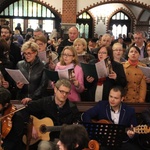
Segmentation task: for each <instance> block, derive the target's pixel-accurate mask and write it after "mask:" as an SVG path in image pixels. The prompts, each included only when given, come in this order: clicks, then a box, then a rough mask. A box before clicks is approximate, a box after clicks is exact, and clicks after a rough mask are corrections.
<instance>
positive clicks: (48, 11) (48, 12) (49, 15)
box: [46, 9, 51, 17]
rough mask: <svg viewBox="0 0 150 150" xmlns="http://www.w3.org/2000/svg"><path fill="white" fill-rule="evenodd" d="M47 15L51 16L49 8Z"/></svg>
mask: <svg viewBox="0 0 150 150" xmlns="http://www.w3.org/2000/svg"><path fill="white" fill-rule="evenodd" d="M46 16H47V17H51V12H50V10H49V9H47V15H46Z"/></svg>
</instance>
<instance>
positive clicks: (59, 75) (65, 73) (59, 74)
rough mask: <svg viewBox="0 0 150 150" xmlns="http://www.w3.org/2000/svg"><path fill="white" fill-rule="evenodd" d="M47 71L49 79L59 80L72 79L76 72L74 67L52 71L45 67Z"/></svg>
mask: <svg viewBox="0 0 150 150" xmlns="http://www.w3.org/2000/svg"><path fill="white" fill-rule="evenodd" d="M45 73H46V75H47V77H48V79H49V80H51V81H54V82H57V81H58V80H59V79H71V78H72V77H73V76H75V74H74V68H70V69H65V70H59V71H51V70H48V69H45Z"/></svg>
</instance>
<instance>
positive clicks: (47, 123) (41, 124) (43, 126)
mask: <svg viewBox="0 0 150 150" xmlns="http://www.w3.org/2000/svg"><path fill="white" fill-rule="evenodd" d="M31 117H32V119H33V125H34V127H35V129H36V131H37V132H38V138H37V139H34V138H31V140H30V143H29V145H33V144H35V143H36V142H38V141H39V140H44V141H49V140H50V135H49V134H50V132H51V131H60V130H61V128H62V126H54V123H53V121H52V119H50V118H48V117H45V118H43V119H38V118H36V117H35V116H31ZM23 142H24V144H27V136H26V135H24V136H23Z"/></svg>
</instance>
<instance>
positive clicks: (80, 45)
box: [73, 38, 95, 63]
mask: <svg viewBox="0 0 150 150" xmlns="http://www.w3.org/2000/svg"><path fill="white" fill-rule="evenodd" d="M73 46H74V48H75V50H76V52H77V56H78V61H79V63H89V61H90V60H91V59H94V58H95V56H94V55H92V54H90V53H88V52H87V42H86V40H85V39H84V38H77V39H76V40H75V41H74V42H73Z"/></svg>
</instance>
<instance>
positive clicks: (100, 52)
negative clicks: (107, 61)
mask: <svg viewBox="0 0 150 150" xmlns="http://www.w3.org/2000/svg"><path fill="white" fill-rule="evenodd" d="M98 54H107V52H98Z"/></svg>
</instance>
